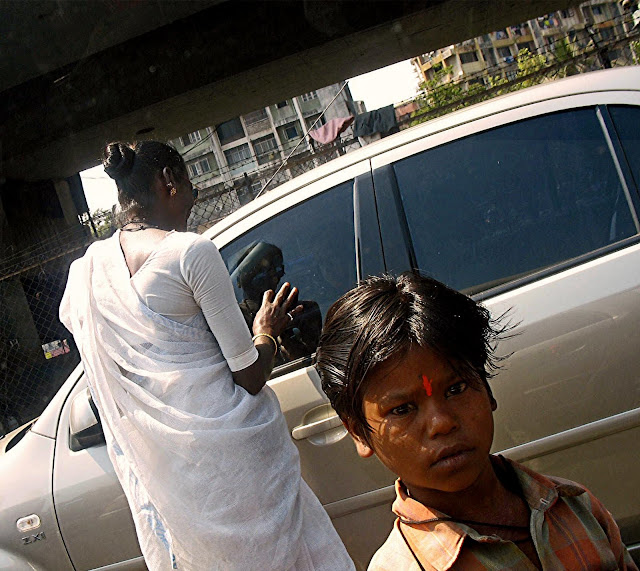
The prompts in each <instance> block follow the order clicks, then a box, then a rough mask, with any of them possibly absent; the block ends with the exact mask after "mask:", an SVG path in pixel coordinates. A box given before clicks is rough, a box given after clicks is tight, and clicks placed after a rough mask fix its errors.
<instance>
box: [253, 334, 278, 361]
mask: <svg viewBox="0 0 640 571" xmlns="http://www.w3.org/2000/svg"><path fill="white" fill-rule="evenodd" d="M258 337H268V338H269V339H271V341H273V347H274V351H273V356H274V357H275V356H276V355H277V354H278V342H277V341H276V338H275V337H273V336H272V335H269V334H268V333H256V334H255V335H254V336H253V337H252V338H251V341H255V340H256V339H257V338H258Z"/></svg>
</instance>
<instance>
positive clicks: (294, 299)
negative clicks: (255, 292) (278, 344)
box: [253, 282, 303, 338]
mask: <svg viewBox="0 0 640 571" xmlns="http://www.w3.org/2000/svg"><path fill="white" fill-rule="evenodd" d="M297 303H298V288H296V287H293V288H292V287H291V284H289V283H288V282H285V283H284V284H282V287H281V288H280V290H279V291H278V293H277V294H274V293H273V290H271V289H268V290H267V291H265V292H264V294H263V296H262V306H261V307H260V309H259V310H258V313H256V316H255V319H254V320H253V334H254V335H258V334H259V333H267V334H268V335H271V336H272V337H274V338H277V337H279V336H280V335H281V334H282V332H283V331H284V330H285V329H286V328H287V327H288V326H289V325H290V324H291V322H292V321H293V318H294V317H295V316H296V315H297V314H298V313H300V312H301V311H302V309H303V308H302V305H297Z"/></svg>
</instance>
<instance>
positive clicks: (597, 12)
mask: <svg viewBox="0 0 640 571" xmlns="http://www.w3.org/2000/svg"><path fill="white" fill-rule="evenodd" d="M591 10H592V12H593V15H594V16H602V15H603V14H604V10H603V6H601V5H597V6H591Z"/></svg>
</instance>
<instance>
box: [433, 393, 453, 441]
mask: <svg viewBox="0 0 640 571" xmlns="http://www.w3.org/2000/svg"><path fill="white" fill-rule="evenodd" d="M425 417H426V418H425V421H426V425H427V427H426V429H427V435H428V437H429V438H436V437H438V436H445V435H447V434H449V433H451V432H453V431H455V430H456V429H457V428H458V425H459V423H458V418H457V415H456V414H455V413H454V411H452V410H451V409H450V407H448V406H447V402H446V401H444V402H442V403H439V402H437V401H436V399H431V402H430V403H428V406H427V408H426V411H425Z"/></svg>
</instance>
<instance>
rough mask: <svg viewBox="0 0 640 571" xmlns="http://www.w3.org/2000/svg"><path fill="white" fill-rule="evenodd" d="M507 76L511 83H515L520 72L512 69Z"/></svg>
mask: <svg viewBox="0 0 640 571" xmlns="http://www.w3.org/2000/svg"><path fill="white" fill-rule="evenodd" d="M505 75H506V76H507V79H508V80H509V81H515V80H516V79H517V77H518V72H517V71H516V70H515V69H510V70H509V71H507V72H506V73H505Z"/></svg>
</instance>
